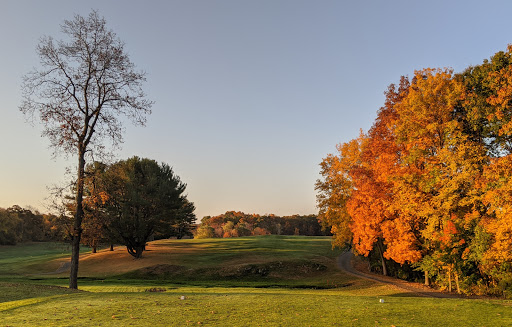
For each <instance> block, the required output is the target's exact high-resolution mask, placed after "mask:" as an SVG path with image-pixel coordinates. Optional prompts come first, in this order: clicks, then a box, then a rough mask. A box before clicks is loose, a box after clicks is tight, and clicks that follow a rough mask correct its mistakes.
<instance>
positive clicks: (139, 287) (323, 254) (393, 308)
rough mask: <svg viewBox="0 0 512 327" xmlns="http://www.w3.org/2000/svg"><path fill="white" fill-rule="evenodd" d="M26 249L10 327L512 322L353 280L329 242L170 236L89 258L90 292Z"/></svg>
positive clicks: (457, 302)
mask: <svg viewBox="0 0 512 327" xmlns="http://www.w3.org/2000/svg"><path fill="white" fill-rule="evenodd" d="M25 246H30V245H21V246H16V247H0V266H2V265H3V264H4V262H5V263H7V264H8V265H9V270H10V273H11V276H12V280H10V279H9V276H8V275H7V274H6V269H2V268H0V272H1V274H0V278H1V281H0V326H187V325H189V326H191V325H194V326H197V325H210V326H511V325H512V302H511V301H509V300H498V299H495V300H480V299H478V300H475V299H433V298H424V297H418V296H414V295H411V294H407V293H404V292H403V291H401V290H398V289H395V288H393V287H391V286H385V285H382V284H377V283H373V282H370V281H364V280H360V279H356V278H353V277H350V276H346V275H344V274H342V273H341V272H339V271H338V270H337V269H336V265H335V258H336V256H337V255H339V251H332V250H331V245H330V240H329V239H328V238H309V237H291V236H267V237H247V238H239V239H209V240H181V241H178V240H165V241H157V242H152V243H151V244H150V245H149V246H148V250H149V251H148V252H147V253H144V256H145V257H144V258H143V259H141V260H133V259H132V258H131V257H130V256H129V255H128V254H127V253H126V251H125V250H124V249H122V248H121V247H119V248H117V249H116V251H114V252H110V251H101V252H100V253H98V254H87V253H85V254H84V255H83V258H84V259H83V260H82V261H81V263H80V269H81V276H82V278H81V279H80V280H79V288H80V289H81V290H80V291H71V290H68V289H66V288H64V287H60V286H65V285H66V284H67V280H66V278H65V275H66V274H51V273H52V272H55V270H57V269H58V267H59V266H60V260H61V259H59V258H58V257H59V256H60V255H57V254H55V253H54V254H52V255H48V254H45V251H43V250H41V251H40V252H38V254H37V255H35V253H32V255H31V258H30V260H28V263H27V262H25V261H24V260H23V259H22V258H21V257H22V256H24V255H29V254H28V253H26V252H27V251H23V250H22V248H23V247H25ZM43 247H44V245H41V246H40V249H42V248H43ZM29 252H30V251H29ZM50 252H51V251H50ZM37 256H40V257H41V260H40V261H39V262H38V260H37V258H36V257H37ZM16 257H20V259H19V260H15V258H16ZM308 262H309V264H308ZM311 263H312V264H311ZM100 266H101V267H100ZM55 267H57V268H55ZM31 269H32V270H34V271H30V270H31ZM45 269H47V270H49V271H44V270H45ZM52 269H53V270H52ZM48 273H50V274H48ZM156 273H161V274H162V275H161V276H160V275H155V274H156ZM189 274H191V275H189ZM194 275H197V276H194ZM162 276H163V277H162ZM61 277H62V278H61ZM195 277H197V278H195ZM380 299H383V300H384V303H381V302H380V301H379V300H380Z"/></svg>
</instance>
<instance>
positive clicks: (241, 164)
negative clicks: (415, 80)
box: [0, 0, 512, 218]
mask: <svg viewBox="0 0 512 327" xmlns="http://www.w3.org/2000/svg"><path fill="white" fill-rule="evenodd" d="M91 9H97V10H99V12H100V14H101V15H103V16H104V17H105V18H106V20H107V23H108V25H109V26H110V27H111V28H112V29H113V30H114V31H115V32H116V33H117V35H118V36H119V37H120V38H121V39H122V40H123V41H124V42H125V43H126V50H127V51H128V53H129V54H130V56H131V59H132V61H133V62H134V63H135V64H136V65H137V67H138V68H140V69H142V70H145V71H146V72H147V79H148V82H147V84H146V87H145V89H146V90H147V93H148V95H149V97H150V98H151V99H152V100H154V101H155V105H154V107H153V114H152V115H151V116H150V117H149V119H148V123H147V126H146V127H145V128H142V127H133V126H131V125H130V124H126V125H125V127H126V132H125V138H124V140H125V142H124V145H123V148H122V150H120V151H118V152H117V153H116V157H117V158H119V159H125V158H127V157H130V156H133V155H138V156H141V157H148V158H151V159H155V160H157V161H159V162H166V163H168V164H169V165H171V166H172V167H174V170H175V172H176V173H177V174H178V175H179V176H181V178H182V180H183V181H185V182H186V183H187V184H188V188H187V189H188V194H189V199H190V200H191V201H193V202H194V203H195V204H196V207H197V211H196V214H197V216H198V218H202V217H203V216H205V215H217V214H220V213H223V212H225V211H227V210H240V211H244V212H247V213H260V214H264V213H275V214H278V215H289V214H295V213H299V214H308V213H315V212H316V211H317V210H316V207H315V204H316V203H315V194H316V193H315V191H314V183H315V180H316V179H317V178H318V177H319V175H318V171H319V167H318V164H319V163H320V161H321V160H322V158H323V157H324V156H325V155H326V154H327V153H329V152H333V151H334V150H335V145H336V144H337V143H340V142H346V141H349V140H350V139H352V138H354V137H357V136H358V134H359V129H360V128H362V129H363V130H367V129H368V128H369V127H370V126H371V124H372V122H373V120H374V119H375V116H376V111H377V110H378V109H379V107H380V106H381V105H382V104H383V101H384V96H383V92H384V91H385V89H386V87H387V86H388V85H389V84H390V83H394V82H397V81H398V80H399V77H400V76H401V75H409V76H410V75H411V74H412V73H413V72H414V70H415V69H421V68H425V67H452V68H454V69H455V71H461V70H462V69H464V68H465V67H467V66H468V65H476V64H479V63H481V62H482V60H483V59H485V58H489V57H490V56H491V55H492V54H494V53H495V52H497V51H500V50H505V49H506V46H507V44H508V43H512V20H510V13H511V12H512V2H509V1H405V0H404V1H393V0H387V1H381V0H375V1H342V0H339V1H329V0H320V1H316V0H310V1H300V0H289V1H285V0H253V1H248V0H232V1H224V0H202V1H196V0H187V1H182V0H180V1H173V0H166V1H163V0H162V1H126V0H124V1H113V0H112V1H105V0H102V1H69V0H62V1H57V0H45V1H39V0H32V1H27V0H12V1H11V0H3V1H1V2H0V30H1V33H2V38H1V40H2V42H1V44H2V47H1V49H2V51H1V52H0V56H1V59H2V60H0V72H1V73H0V90H1V91H0V92H1V97H0V105H1V110H2V111H1V112H2V115H1V117H0V153H1V154H0V207H4V208H5V207H9V206H11V205H14V204H19V205H21V206H27V205H30V206H34V207H36V208H39V209H41V210H42V211H45V207H44V205H45V203H46V201H45V198H46V196H47V189H46V188H47V187H48V186H51V185H52V184H54V183H60V182H62V181H63V180H64V171H65V168H66V167H67V166H72V167H74V166H75V162H76V159H75V158H71V157H70V158H64V157H59V158H57V159H52V155H51V154H52V151H51V149H49V148H48V142H47V140H46V139H44V138H42V137H41V136H40V132H41V126H40V125H37V124H36V125H33V126H32V125H30V124H27V123H26V122H25V118H24V117H23V115H22V114H21V113H20V112H19V110H18V106H19V104H20V102H21V93H20V84H21V77H22V76H23V75H24V74H26V73H27V72H28V71H29V70H31V69H32V67H34V66H37V65H38V63H39V61H38V58H37V56H36V53H35V47H36V45H37V43H38V40H39V38H40V37H41V36H42V35H51V36H54V37H56V38H60V27H59V26H60V24H61V23H62V21H63V20H64V19H71V18H72V17H73V15H74V14H75V13H77V14H81V15H83V16H86V15H88V13H89V12H90V10H91Z"/></svg>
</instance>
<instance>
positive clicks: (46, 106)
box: [20, 11, 152, 289]
mask: <svg viewBox="0 0 512 327" xmlns="http://www.w3.org/2000/svg"><path fill="white" fill-rule="evenodd" d="M61 30H62V33H63V34H64V36H65V39H64V40H54V39H53V38H52V37H48V36H47V37H43V38H42V39H41V41H40V43H39V45H38V46H37V54H38V55H39V59H40V63H41V67H40V68H38V69H35V70H33V71H32V72H30V73H28V74H27V75H26V76H25V77H24V80H23V85H22V92H23V98H24V101H23V102H22V104H21V106H20V110H21V111H22V112H23V113H25V114H27V115H30V114H32V115H33V114H34V113H36V114H38V115H39V118H40V120H41V121H42V123H43V125H44V129H43V135H44V136H46V137H48V138H49V140H50V144H51V146H52V147H53V148H54V150H55V154H57V153H59V152H65V153H68V154H73V155H75V156H76V157H77V160H78V165H77V180H76V194H75V202H76V213H75V217H74V223H73V231H72V255H71V272H70V278H69V287H70V288H73V289H76V288H78V285H77V276H78V260H79V247H80V238H81V234H82V219H83V217H84V210H83V203H82V201H83V190H84V172H85V163H86V159H87V154H92V153H95V154H101V153H104V152H103V150H104V149H105V147H104V144H103V142H102V141H103V139H105V138H107V139H109V140H110V141H111V142H112V145H113V146H117V145H119V144H120V142H122V135H121V134H122V125H121V122H120V120H119V116H120V115H125V116H128V117H129V118H131V119H132V120H133V122H134V123H135V124H141V125H143V124H144V123H145V116H146V114H148V113H150V108H151V105H152V102H151V101H149V100H147V99H146V96H145V94H144V92H143V90H142V83H143V82H144V81H145V73H143V72H139V71H136V70H135V68H134V64H133V63H132V62H131V61H130V59H129V57H128V55H127V54H126V51H125V50H124V44H123V42H122V41H121V40H120V39H119V38H118V37H117V36H116V34H115V33H114V32H113V31H111V30H110V29H108V28H107V26H106V21H105V19H104V18H102V17H100V16H99V14H98V12H96V11H93V12H91V13H90V14H89V16H88V17H82V16H79V15H76V16H75V17H74V19H73V20H65V21H64V23H63V24H62V25H61Z"/></svg>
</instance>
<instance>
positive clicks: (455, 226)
mask: <svg viewBox="0 0 512 327" xmlns="http://www.w3.org/2000/svg"><path fill="white" fill-rule="evenodd" d="M337 149H338V153H337V154H336V155H332V154H330V155H328V156H327V157H326V158H325V159H323V161H322V163H321V164H320V166H321V175H322V179H320V180H319V181H317V183H316V189H317V190H318V192H319V194H318V196H317V197H318V207H319V209H320V211H319V212H320V213H319V219H320V220H321V221H322V223H324V224H325V225H327V226H330V227H331V231H332V232H333V234H334V237H333V244H334V245H336V246H343V245H345V244H347V243H348V244H350V245H353V247H354V248H355V250H356V252H357V253H359V254H361V255H364V256H370V257H371V258H375V257H372V256H371V254H372V253H378V254H379V256H378V257H377V258H378V259H376V260H378V261H380V263H381V266H382V268H380V269H379V270H380V271H381V272H383V273H386V270H387V268H386V263H388V264H392V265H394V267H398V268H399V269H398V272H394V273H393V274H394V275H401V276H404V275H406V276H408V277H409V278H417V276H416V277H415V275H414V274H412V273H410V268H411V267H415V269H416V270H418V271H421V272H423V273H424V277H425V283H426V284H430V283H431V282H432V283H433V284H435V285H437V286H438V287H440V288H445V289H447V290H448V291H452V290H456V291H457V292H459V293H460V292H466V293H482V292H488V293H500V292H501V293H502V292H504V291H506V290H507V289H510V290H512V256H511V255H510V253H511V252H512V241H511V240H510V237H509V236H508V235H510V234H511V233H512V227H510V226H512V220H511V218H510V214H509V212H512V182H510V181H511V180H512V159H511V158H512V154H511V153H512V47H511V46H509V48H508V51H507V52H499V53H497V54H496V55H494V56H493V57H492V58H491V60H490V61H487V60H486V61H484V63H483V64H482V65H479V66H475V67H470V68H468V69H466V70H465V71H464V72H463V73H460V74H454V73H453V71H452V70H450V69H430V68H429V69H423V70H419V71H416V72H415V74H414V76H413V78H412V79H411V82H410V83H409V81H408V79H406V78H402V80H401V82H400V84H399V86H398V87H396V86H394V85H391V86H390V87H389V89H388V91H387V92H386V103H385V105H384V106H383V107H382V108H381V109H380V111H379V112H378V116H377V119H376V121H375V123H374V125H373V126H372V128H371V129H370V131H369V132H368V133H367V134H363V133H362V134H361V135H360V136H359V137H358V138H356V139H354V140H352V141H349V142H347V143H344V144H342V145H338V146H337ZM384 259H386V260H387V261H386V260H384ZM372 260H374V259H372Z"/></svg>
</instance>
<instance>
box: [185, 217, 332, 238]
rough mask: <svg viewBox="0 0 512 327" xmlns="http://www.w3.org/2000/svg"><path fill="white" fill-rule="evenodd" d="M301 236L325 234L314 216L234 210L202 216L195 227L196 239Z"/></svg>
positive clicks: (326, 233) (327, 232)
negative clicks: (265, 213)
mask: <svg viewBox="0 0 512 327" xmlns="http://www.w3.org/2000/svg"><path fill="white" fill-rule="evenodd" d="M271 234H272V235H304V236H326V235H331V234H330V232H329V231H326V230H324V229H322V226H321V225H320V223H319V222H318V217H317V216H316V215H305V216H301V215H293V216H284V217H280V216H276V215H273V214H269V215H263V216H260V215H258V214H246V213H243V212H237V211H228V212H226V213H225V214H222V215H218V216H213V217H211V216H206V217H204V218H203V219H202V220H201V224H200V225H199V226H198V228H197V230H196V232H195V237H196V238H211V237H241V236H250V235H271Z"/></svg>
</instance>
